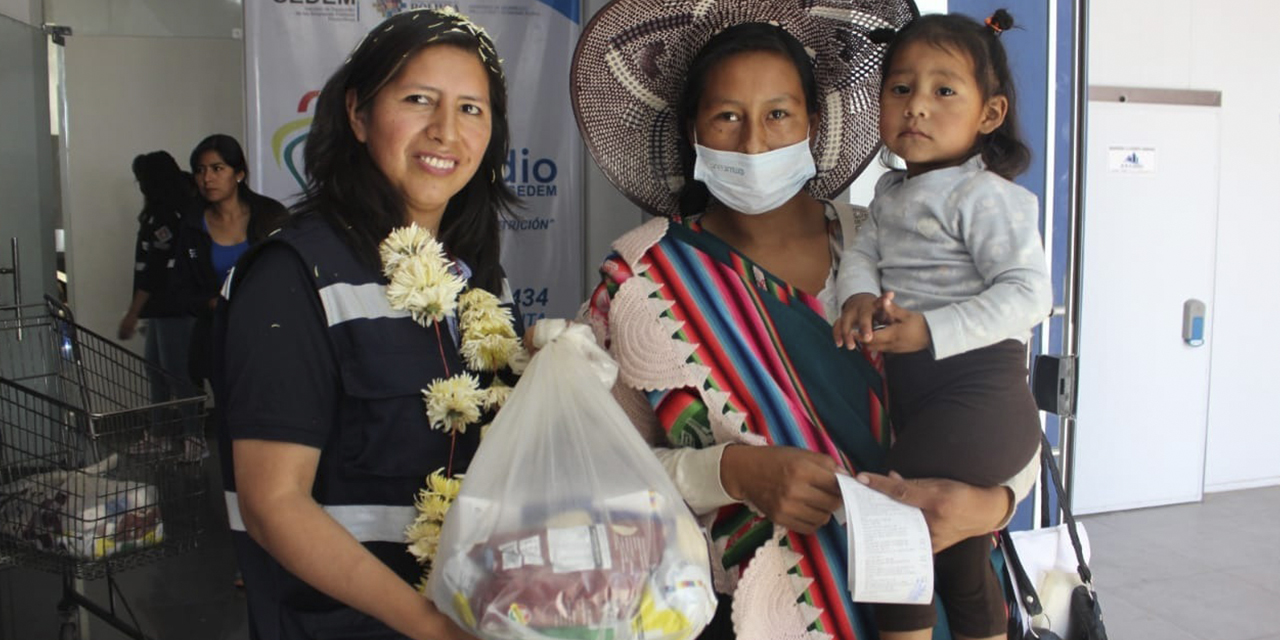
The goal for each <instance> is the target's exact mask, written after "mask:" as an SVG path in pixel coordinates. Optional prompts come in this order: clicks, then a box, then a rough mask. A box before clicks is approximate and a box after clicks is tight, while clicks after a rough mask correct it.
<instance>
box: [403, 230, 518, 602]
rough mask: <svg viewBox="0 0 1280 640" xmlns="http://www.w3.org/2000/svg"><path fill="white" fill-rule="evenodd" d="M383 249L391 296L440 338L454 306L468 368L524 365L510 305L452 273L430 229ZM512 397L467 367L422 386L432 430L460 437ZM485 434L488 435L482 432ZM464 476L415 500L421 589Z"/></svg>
mask: <svg viewBox="0 0 1280 640" xmlns="http://www.w3.org/2000/svg"><path fill="white" fill-rule="evenodd" d="M378 249H379V251H378V252H379V255H380V257H381V258H382V273H383V275H385V276H386V277H387V280H388V281H389V283H388V285H387V301H388V302H389V303H390V305H391V308H392V309H395V310H399V311H407V312H409V315H410V317H412V318H413V320H414V321H415V322H417V323H418V324H420V325H422V326H424V327H431V326H434V327H435V329H436V331H437V335H439V331H440V324H439V323H440V322H441V321H443V320H444V319H445V318H448V317H450V316H451V315H453V314H454V312H455V311H457V312H458V316H459V318H458V320H459V325H460V332H461V334H462V335H461V338H462V340H461V342H462V344H461V346H460V347H459V353H460V355H461V356H462V357H463V359H464V360H465V361H466V364H467V367H468V368H470V369H471V370H473V371H483V372H493V373H496V372H498V371H501V370H502V369H504V368H511V369H512V371H514V372H515V373H520V372H521V371H522V370H523V369H524V364H526V363H527V362H528V354H527V353H525V351H524V348H523V346H522V345H521V343H520V339H519V337H517V336H516V333H515V329H513V328H512V323H513V322H512V317H511V310H510V309H508V308H506V307H503V306H502V305H501V303H500V302H499V301H498V298H497V297H496V296H494V295H493V294H492V293H489V292H488V291H485V290H483V289H470V290H467V283H466V280H464V279H463V278H462V277H461V276H459V275H458V274H456V273H455V272H454V269H453V268H452V267H453V263H452V262H451V261H450V260H449V258H448V256H447V254H446V253H445V250H444V246H443V245H441V244H440V243H439V242H438V241H437V240H436V239H435V237H433V236H432V234H431V232H430V231H428V230H426V229H423V228H422V227H419V226H417V225H416V224H411V225H409V226H407V227H400V228H398V229H395V230H394V231H392V232H391V234H390V235H389V236H387V239H386V240H383V241H382V244H381V245H380V246H379V247H378ZM464 291H465V292H464ZM510 395H511V387H509V386H507V385H506V384H505V383H503V382H502V380H501V379H499V378H497V377H496V376H495V377H494V378H493V382H492V383H491V384H490V386H489V388H488V389H482V388H481V387H480V380H479V378H477V377H476V376H475V375H473V374H471V373H467V372H465V371H463V372H459V373H457V374H454V375H452V376H449V377H447V378H444V379H441V380H436V381H435V382H432V383H431V384H430V385H429V386H428V387H427V388H426V389H423V390H422V396H423V401H424V403H425V404H426V413H427V420H428V422H430V424H431V428H432V429H440V430H442V431H444V432H445V433H448V434H449V435H450V436H451V437H453V438H455V439H456V437H457V434H459V433H464V432H465V431H466V429H467V426H468V425H471V424H474V423H475V422H478V421H479V420H480V417H481V416H482V415H483V414H484V412H485V411H489V410H497V409H498V408H500V407H501V406H502V405H503V403H505V402H506V400H507V397H508V396H510ZM481 434H482V437H483V434H484V429H482V430H481ZM451 458H452V456H451ZM450 467H452V460H451V461H450ZM461 478H462V476H454V475H453V474H452V469H451V468H442V469H438V470H436V471H435V472H434V473H432V474H431V475H430V476H428V477H427V487H426V488H425V489H423V490H421V491H419V493H418V497H417V499H416V500H415V501H414V506H415V507H416V508H417V511H418V516H417V518H416V519H415V520H414V522H413V524H411V525H409V526H408V528H406V529H405V538H406V541H407V542H408V543H409V552H410V553H412V554H413V556H414V557H415V558H417V560H418V563H419V564H421V565H423V566H424V567H425V568H426V570H425V571H424V577H423V580H422V581H421V582H420V583H419V585H418V589H419V591H422V592H423V593H425V592H426V575H429V572H430V566H431V559H432V558H433V557H434V556H435V553H436V550H437V548H438V547H439V544H440V531H441V527H442V526H443V524H444V518H445V515H446V514H447V513H448V511H449V507H450V506H451V505H452V504H453V501H454V499H455V498H457V497H458V490H459V489H460V488H461V486H462V480H461Z"/></svg>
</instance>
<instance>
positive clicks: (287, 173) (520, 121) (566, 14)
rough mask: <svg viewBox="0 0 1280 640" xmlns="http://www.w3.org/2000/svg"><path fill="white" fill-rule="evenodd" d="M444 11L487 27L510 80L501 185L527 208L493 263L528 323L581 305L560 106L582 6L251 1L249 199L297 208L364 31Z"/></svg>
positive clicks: (577, 195) (572, 129)
mask: <svg viewBox="0 0 1280 640" xmlns="http://www.w3.org/2000/svg"><path fill="white" fill-rule="evenodd" d="M443 6H450V7H453V8H454V9H456V10H457V11H459V12H460V13H462V14H463V15H466V16H467V17H469V18H470V19H471V20H472V21H474V22H476V23H477V24H479V25H481V26H482V27H484V28H485V29H486V30H487V31H488V32H489V34H490V35H491V36H492V37H493V40H494V42H495V44H496V45H497V48H498V55H499V57H500V58H502V60H503V67H504V70H505V72H506V75H507V94H508V103H509V105H508V111H509V113H510V115H509V119H510V122H511V151H510V153H509V155H508V156H507V163H506V166H505V167H504V169H503V178H504V179H505V180H506V181H507V184H509V185H510V186H511V188H512V189H513V190H514V191H515V192H516V195H518V196H520V198H521V199H522V200H523V201H524V204H525V206H524V208H522V209H519V210H518V211H517V215H518V216H519V217H518V219H516V220H513V221H511V222H509V223H508V224H506V225H505V227H506V228H505V230H504V235H503V239H502V265H503V267H505V268H506V270H507V274H508V278H509V279H510V281H511V287H512V289H513V293H514V295H515V297H516V300H517V301H518V302H519V304H520V307H521V309H522V310H523V312H524V314H525V323H526V324H529V323H531V322H532V321H534V320H536V319H538V318H540V317H543V316H550V317H572V316H573V315H575V314H576V313H577V310H578V305H579V304H580V303H581V302H582V300H581V297H582V291H583V283H582V273H583V266H582V253H583V223H582V217H583V216H582V180H583V176H582V158H581V153H582V151H581V149H582V146H581V143H580V141H579V137H578V129H577V126H576V125H575V123H574V121H573V112H572V109H571V106H570V104H569V64H570V60H571V58H572V56H573V47H574V45H575V44H576V43H577V41H578V34H579V32H580V29H581V24H580V22H581V5H580V2H579V0H462V1H459V2H411V1H403V0H399V1H398V0H248V1H247V2H245V3H244V7H245V20H244V22H245V43H246V46H245V67H246V83H247V85H248V86H247V100H248V122H247V129H248V132H249V139H248V141H247V142H248V144H247V146H246V152H247V153H248V154H249V168H250V175H251V179H252V182H253V186H254V188H255V189H257V190H259V191H260V192H262V193H264V194H266V195H269V196H271V197H273V198H277V199H279V200H280V201H282V202H286V203H292V202H294V201H295V200H296V199H297V197H298V194H299V193H300V192H301V191H302V186H303V167H302V150H303V145H304V144H305V143H306V138H307V132H308V130H309V128H310V125H311V118H312V114H313V113H314V109H315V105H314V101H315V98H316V96H317V95H318V94H319V91H320V88H321V87H322V86H323V85H324V82H325V80H327V79H328V78H329V76H330V75H331V74H332V73H333V72H334V71H335V70H336V69H337V68H338V67H339V66H340V65H341V64H342V62H343V61H344V60H346V57H347V55H349V54H350V52H351V49H352V48H354V47H355V46H356V44H357V43H358V42H359V41H360V38H361V37H363V36H364V34H365V33H366V32H368V31H369V30H371V29H372V28H373V27H375V26H377V25H378V24H379V23H380V22H382V20H384V19H386V18H388V17H390V16H392V15H395V14H397V13H401V12H404V11H409V10H413V9H421V8H439V7H443Z"/></svg>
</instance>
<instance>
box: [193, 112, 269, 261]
mask: <svg viewBox="0 0 1280 640" xmlns="http://www.w3.org/2000/svg"><path fill="white" fill-rule="evenodd" d="M209 151H212V152H214V153H216V154H218V157H220V158H222V161H223V162H224V163H226V165H227V166H228V167H231V168H232V169H233V170H234V171H237V172H239V173H243V174H244V177H243V178H242V179H241V180H240V182H239V184H237V185H236V195H237V196H238V197H239V198H240V199H241V200H243V201H244V202H245V204H248V205H249V208H250V211H251V215H250V216H249V229H248V231H247V233H248V236H249V241H250V242H257V241H259V240H261V239H263V238H265V237H267V234H269V233H271V232H272V231H275V230H276V229H279V228H280V225H281V224H283V222H284V220H283V218H284V214H283V213H282V212H280V209H281V205H280V203H278V202H276V201H275V200H272V199H271V198H268V197H266V196H263V195H260V194H258V193H257V192H255V191H254V190H253V189H250V188H249V163H248V162H246V161H245V159H244V149H242V148H241V147H240V143H239V142H236V139H235V138H232V137H231V136H229V135H227V134H225V133H215V134H213V135H211V136H209V137H207V138H205V139H204V140H201V141H200V143H199V144H197V145H196V148H195V149H192V150H191V172H192V173H195V171H196V164H197V163H198V162H200V156H202V155H204V154H205V153H207V152H209ZM259 214H263V215H259Z"/></svg>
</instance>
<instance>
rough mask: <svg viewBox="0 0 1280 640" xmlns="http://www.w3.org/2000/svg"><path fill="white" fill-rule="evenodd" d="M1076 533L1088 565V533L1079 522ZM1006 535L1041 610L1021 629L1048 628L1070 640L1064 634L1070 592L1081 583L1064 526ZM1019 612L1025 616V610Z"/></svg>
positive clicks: (1068, 613) (1072, 548)
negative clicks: (1008, 536)
mask: <svg viewBox="0 0 1280 640" xmlns="http://www.w3.org/2000/svg"><path fill="white" fill-rule="evenodd" d="M1076 533H1077V534H1078V535H1079V536H1080V549H1081V551H1082V552H1083V553H1084V559H1085V562H1088V561H1089V533H1088V532H1087V531H1085V528H1084V523H1083V522H1079V521H1077V522H1076ZM1009 535H1010V537H1012V538H1013V546H1014V547H1015V548H1016V549H1017V550H1018V559H1019V560H1021V561H1022V568H1023V570H1024V571H1026V572H1027V577H1028V578H1030V579H1031V583H1032V584H1034V585H1035V588H1036V595H1038V596H1039V597H1040V606H1041V607H1042V608H1043V613H1041V614H1040V615H1039V616H1036V617H1034V618H1032V619H1031V620H1030V621H1029V623H1026V622H1025V621H1024V624H1028V626H1026V627H1025V628H1033V627H1034V628H1037V629H1048V630H1050V631H1053V632H1054V633H1056V634H1058V637H1060V638H1067V637H1070V636H1069V635H1068V633H1067V632H1068V625H1069V624H1070V621H1071V592H1072V591H1074V590H1075V588H1076V587H1078V586H1080V585H1082V584H1084V583H1083V582H1082V581H1081V580H1080V574H1079V573H1078V569H1077V568H1078V567H1079V564H1080V561H1079V560H1078V559H1077V558H1076V552H1075V548H1074V547H1072V546H1071V534H1070V533H1068V532H1067V525H1065V524H1059V525H1057V526H1054V527H1044V528H1041V529H1032V530H1029V531H1011V532H1010V533H1009ZM1020 613H1021V615H1022V616H1023V617H1024V618H1025V617H1027V616H1026V611H1022V612H1020Z"/></svg>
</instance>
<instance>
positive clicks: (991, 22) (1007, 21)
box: [983, 9, 1013, 36]
mask: <svg viewBox="0 0 1280 640" xmlns="http://www.w3.org/2000/svg"><path fill="white" fill-rule="evenodd" d="M983 22H985V23H986V25H987V28H988V29H991V33H994V34H995V35H997V36H998V35H1000V34H1002V33H1004V32H1005V31H1008V30H1009V29H1012V28H1013V16H1011V15H1009V12H1008V11H1005V10H1004V9H996V12H995V13H993V14H991V15H990V16H988V17H987V19H986V20H984V21H983Z"/></svg>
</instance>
